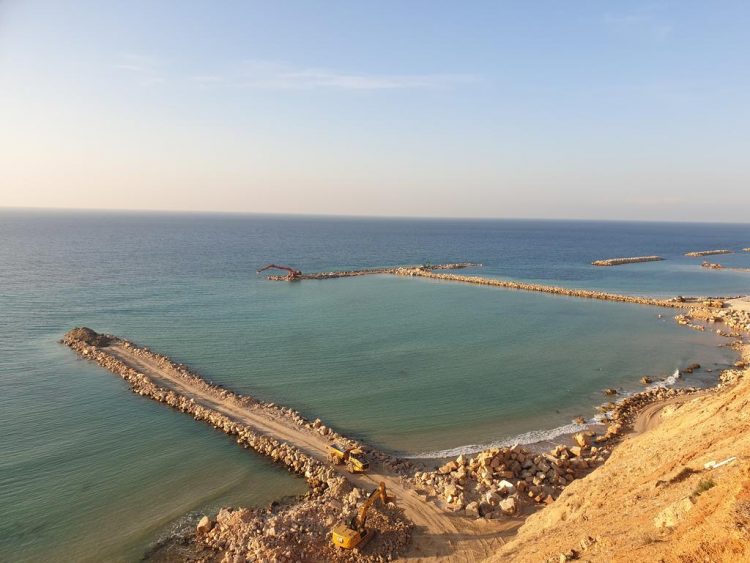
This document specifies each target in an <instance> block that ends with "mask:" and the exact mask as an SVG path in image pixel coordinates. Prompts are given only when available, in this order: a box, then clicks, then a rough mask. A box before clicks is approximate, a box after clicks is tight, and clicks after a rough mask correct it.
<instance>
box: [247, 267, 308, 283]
mask: <svg viewBox="0 0 750 563" xmlns="http://www.w3.org/2000/svg"><path fill="white" fill-rule="evenodd" d="M266 270H286V271H287V272H289V273H288V274H287V275H286V276H274V277H273V279H284V280H287V281H294V280H298V279H300V277H302V272H301V271H300V270H295V269H294V268H290V267H289V266H279V265H278V264H268V265H267V266H263V267H262V268H261V269H260V270H256V272H255V273H256V274H260V273H261V272H265V271H266ZM269 279H272V278H269Z"/></svg>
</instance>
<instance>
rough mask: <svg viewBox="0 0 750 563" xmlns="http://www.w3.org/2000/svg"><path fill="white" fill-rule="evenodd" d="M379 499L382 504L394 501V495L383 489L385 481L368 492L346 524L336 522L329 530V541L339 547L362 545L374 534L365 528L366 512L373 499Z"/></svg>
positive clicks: (351, 547) (350, 547) (349, 547)
mask: <svg viewBox="0 0 750 563" xmlns="http://www.w3.org/2000/svg"><path fill="white" fill-rule="evenodd" d="M377 500H380V502H382V503H383V505H385V504H387V503H389V502H394V500H395V499H394V497H389V496H388V494H387V493H386V490H385V483H383V482H381V483H380V486H379V487H378V488H377V489H375V490H374V491H373V492H371V493H370V496H369V497H367V500H366V501H365V502H364V504H362V506H360V507H359V510H358V511H357V515H356V516H355V517H354V518H352V520H351V522H350V523H349V524H348V525H347V524H344V523H343V522H342V523H341V524H337V525H336V526H335V527H334V528H333V530H332V531H331V543H332V544H333V545H335V546H336V547H338V548H341V549H354V548H355V547H363V546H364V545H365V544H366V543H367V542H368V541H370V540H371V539H372V537H373V536H374V535H375V530H368V529H367V528H365V524H366V523H367V512H368V511H369V510H370V507H371V506H372V505H373V504H375V501H377Z"/></svg>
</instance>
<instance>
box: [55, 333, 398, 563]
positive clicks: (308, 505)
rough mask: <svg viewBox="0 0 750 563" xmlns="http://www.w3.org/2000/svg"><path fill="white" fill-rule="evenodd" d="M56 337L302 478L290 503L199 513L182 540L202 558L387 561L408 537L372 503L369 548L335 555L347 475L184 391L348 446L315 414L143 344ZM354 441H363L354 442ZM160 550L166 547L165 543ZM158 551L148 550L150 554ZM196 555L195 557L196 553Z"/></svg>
mask: <svg viewBox="0 0 750 563" xmlns="http://www.w3.org/2000/svg"><path fill="white" fill-rule="evenodd" d="M62 343H63V344H65V345H66V346H69V347H70V348H71V349H73V350H74V351H75V352H77V353H78V354H79V355H80V356H81V357H82V358H84V359H88V360H91V361H94V362H96V363H97V364H99V365H100V366H102V367H103V368H105V369H107V370H109V371H110V372H112V373H114V374H116V375H118V376H120V377H121V378H122V379H124V380H125V381H126V382H127V383H128V385H129V386H130V388H131V390H132V391H133V392H134V393H136V394H138V395H140V396H143V397H147V398H150V399H153V400H155V401H158V402H160V403H163V404H165V405H167V406H170V407H172V408H174V409H176V410H179V411H180V412H184V413H186V414H189V415H190V416H192V417H193V418H194V419H195V420H198V421H201V422H204V423H207V424H210V425H211V426H213V427H214V428H216V429H217V430H220V431H222V432H224V433H225V434H227V435H229V436H232V437H233V438H235V439H236V441H237V443H238V444H239V445H240V446H241V447H244V448H247V449H252V450H254V451H255V452H257V453H259V454H261V455H264V456H266V457H269V458H270V459H271V460H272V461H273V462H275V463H277V464H279V465H281V466H283V467H285V468H286V469H287V470H289V471H290V472H292V473H294V474H296V475H299V476H300V477H302V478H304V479H305V480H306V482H307V484H308V485H309V491H308V493H307V494H306V495H305V497H304V498H301V499H298V501H297V502H295V503H293V504H292V505H287V506H284V507H272V508H269V509H239V510H227V509H222V511H221V512H220V513H219V515H218V516H217V518H216V521H215V522H214V521H212V520H211V519H209V518H208V517H204V518H203V519H202V520H201V522H200V523H199V525H198V528H197V531H196V533H195V534H193V535H191V537H189V538H188V539H187V541H188V543H191V544H192V546H193V548H194V550H195V551H196V552H199V551H201V550H208V551H209V552H212V553H213V554H214V555H211V556H208V557H206V559H207V560H218V559H216V555H217V554H218V555H220V556H221V560H222V561H234V560H236V558H237V557H239V558H241V560H243V561H244V560H259V561H324V560H325V561H368V562H369V561H386V560H390V559H392V558H393V557H396V556H397V555H398V553H399V551H403V549H404V548H405V546H406V545H407V544H408V542H409V538H410V536H411V530H412V527H413V526H412V524H411V522H410V521H409V520H408V519H407V518H406V517H405V516H404V514H403V511H401V510H400V509H398V508H397V507H396V506H393V505H389V506H386V507H375V508H374V509H373V511H372V516H371V518H370V520H369V521H368V525H369V528H370V529H373V530H375V531H377V532H379V533H378V535H377V537H376V539H375V540H374V541H373V543H372V544H371V545H370V546H369V548H368V552H367V554H363V553H360V552H358V551H355V552H350V553H340V552H338V551H337V550H335V549H334V548H333V547H332V546H331V545H330V540H329V537H330V527H331V526H332V525H333V524H334V523H336V522H338V521H345V520H348V519H349V518H350V517H351V516H353V515H354V514H355V513H356V507H357V504H358V501H359V500H360V499H363V498H364V497H365V495H366V491H362V490H361V489H358V488H356V487H352V485H351V483H349V482H348V480H347V479H346V478H345V477H344V476H342V475H341V474H339V473H338V471H337V470H336V469H334V468H333V467H332V466H330V465H329V464H326V463H323V462H321V461H320V460H319V459H316V458H315V457H313V456H311V455H309V454H308V453H306V452H304V451H302V450H301V449H300V448H299V447H297V446H295V445H293V444H290V443H288V442H286V441H284V440H280V439H277V438H275V437H273V436H269V435H266V434H264V433H263V432H260V431H258V430H257V429H256V428H254V427H253V425H252V424H245V423H243V422H240V421H238V420H235V419H233V418H232V417H229V416H227V415H226V414H224V413H222V412H219V411H218V410H216V409H213V408H209V407H207V406H205V405H202V404H199V402H198V401H196V400H195V398H194V397H192V396H190V392H189V391H188V389H197V390H199V391H200V393H201V397H209V398H210V399H211V401H220V402H221V403H222V404H225V405H229V407H228V408H230V409H232V408H234V407H239V408H241V409H247V410H249V411H252V412H256V413H260V414H262V416H264V417H266V418H267V419H268V420H271V421H273V420H279V419H285V420H286V421H287V422H288V423H289V424H293V425H294V426H297V427H300V428H301V429H304V430H305V431H307V432H309V433H314V434H315V435H319V436H320V437H325V438H326V439H327V440H328V439H330V440H333V439H335V440H337V441H339V442H343V443H346V444H351V445H358V444H357V443H356V442H354V441H352V440H349V439H347V438H345V437H343V436H340V435H339V434H337V433H336V432H335V431H333V430H331V429H330V428H329V427H327V426H325V425H324V424H322V422H321V421H320V420H318V419H316V420H314V421H309V420H307V419H306V418H304V417H302V416H301V415H300V414H299V413H298V412H297V411H295V410H293V409H290V408H286V407H282V406H279V405H276V404H274V403H263V402H261V401H258V400H256V399H254V398H252V397H249V396H243V395H240V394H236V393H233V392H232V391H229V390H227V389H224V388H222V387H220V386H217V385H213V384H210V383H208V382H207V381H205V380H204V379H203V378H201V377H199V376H198V375H196V374H193V373H192V372H191V371H190V370H189V369H188V368H187V367H186V366H185V365H183V364H179V363H175V362H173V361H172V360H170V359H169V358H168V357H166V356H163V355H161V354H157V353H154V352H152V351H151V350H149V349H148V348H141V347H138V346H136V345H134V344H133V343H131V342H129V341H127V340H124V339H121V338H118V337H115V336H112V335H103V334H98V333H96V332H95V331H93V330H91V329H89V328H86V327H79V328H75V329H73V330H71V331H69V332H68V333H67V334H66V335H65V336H64V337H63V339H62ZM122 350H125V351H127V354H128V357H129V358H130V357H134V358H141V359H144V360H148V361H149V362H150V364H149V365H153V366H156V368H157V369H159V370H169V372H170V374H171V375H172V376H173V377H177V378H179V379H180V380H181V381H183V382H184V383H185V384H186V385H189V387H185V390H184V392H176V391H175V390H174V389H170V388H167V387H164V386H161V385H159V384H158V383H156V382H155V381H154V380H152V379H151V378H150V377H149V376H147V375H146V374H145V373H143V372H141V371H139V370H138V369H135V368H134V367H132V366H131V365H128V364H126V363H125V362H124V361H123V360H122V359H121V357H120V354H121V353H122ZM360 447H362V446H361V445H360ZM370 454H371V458H372V459H375V460H377V461H378V462H380V463H382V464H383V465H384V466H386V467H392V468H394V470H398V469H400V470H404V469H405V468H406V466H407V465H408V464H407V463H405V462H402V461H400V460H397V459H394V458H391V457H390V456H388V455H387V454H383V453H380V452H375V451H372V450H371V451H370ZM160 551H161V552H167V553H168V552H169V546H168V545H166V546H164V547H163V548H162V549H160ZM157 555H158V554H154V556H157ZM204 555H205V553H204V554H203V555H201V557H203V556H204Z"/></svg>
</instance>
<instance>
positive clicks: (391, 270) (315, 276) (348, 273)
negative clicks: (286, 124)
mask: <svg viewBox="0 0 750 563" xmlns="http://www.w3.org/2000/svg"><path fill="white" fill-rule="evenodd" d="M481 267H482V265H481V264H474V263H472V262H457V263H452V264H424V265H421V266H392V267H383V268H362V269H358V270H336V271H331V272H316V273H311V274H303V273H302V272H300V271H299V270H293V273H292V275H289V274H285V275H283V276H280V275H271V276H268V279H269V280H271V281H299V280H331V279H337V278H356V277H358V276H376V275H383V274H396V273H397V270H399V269H402V268H415V269H421V270H425V271H433V270H462V269H464V268H481ZM284 269H285V268H284Z"/></svg>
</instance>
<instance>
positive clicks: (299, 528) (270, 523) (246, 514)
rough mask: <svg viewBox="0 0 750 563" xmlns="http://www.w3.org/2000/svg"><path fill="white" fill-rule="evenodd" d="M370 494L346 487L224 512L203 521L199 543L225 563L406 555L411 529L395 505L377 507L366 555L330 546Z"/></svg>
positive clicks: (371, 515) (371, 516)
mask: <svg viewBox="0 0 750 563" xmlns="http://www.w3.org/2000/svg"><path fill="white" fill-rule="evenodd" d="M364 497H365V492H364V491H361V490H359V489H356V488H354V489H352V488H351V487H350V486H349V484H348V483H347V482H345V481H344V482H343V483H340V484H338V485H337V486H336V487H330V488H329V490H328V491H327V492H326V494H324V495H321V496H318V497H315V498H311V499H306V500H304V501H302V502H298V503H295V504H293V505H287V506H277V507H274V508H270V509H249V508H240V509H234V510H233V509H226V508H224V509H222V510H221V511H219V513H218V514H217V516H216V519H215V520H211V519H209V518H208V517H204V518H203V519H202V520H201V522H200V523H199V525H198V532H197V534H196V537H195V541H196V543H197V544H198V545H199V546H202V547H207V548H210V549H212V550H215V551H216V552H218V553H221V554H222V556H223V559H222V561H226V562H229V561H238V560H239V561H269V562H278V563H292V562H294V561H347V562H349V561H351V562H354V561H357V562H360V561H362V562H365V561H366V562H376V561H390V560H391V559H394V558H396V557H398V555H399V553H401V552H403V551H405V549H406V546H407V545H408V542H409V539H410V537H411V533H412V525H411V524H410V523H408V522H407V521H406V519H405V518H404V517H403V514H402V512H401V511H400V510H399V509H398V508H397V507H396V506H395V505H392V504H389V505H388V506H386V507H381V506H374V507H373V508H372V509H371V510H370V512H369V513H368V519H367V527H368V529H371V530H374V531H375V532H376V534H375V536H374V537H373V539H372V540H371V541H370V542H369V543H368V544H367V545H366V546H364V548H363V549H362V550H359V549H354V550H351V551H345V550H341V549H337V548H335V547H333V546H332V545H331V528H333V526H335V525H336V524H337V523H339V522H348V521H349V520H350V518H351V517H352V516H353V515H354V513H355V512H356V506H357V503H358V502H360V501H361V500H362V499H363V498H364Z"/></svg>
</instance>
